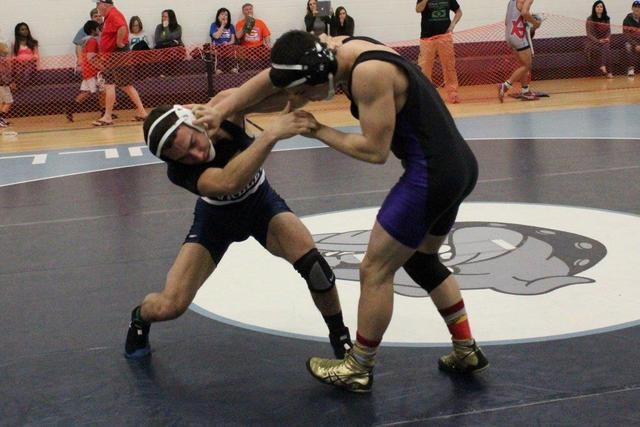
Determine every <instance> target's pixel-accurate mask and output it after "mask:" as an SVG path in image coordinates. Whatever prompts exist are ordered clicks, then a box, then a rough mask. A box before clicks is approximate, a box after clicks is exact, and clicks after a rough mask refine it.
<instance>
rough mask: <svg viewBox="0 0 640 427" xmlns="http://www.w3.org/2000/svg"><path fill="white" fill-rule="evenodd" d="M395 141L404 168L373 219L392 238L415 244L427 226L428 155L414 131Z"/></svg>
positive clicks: (405, 243) (413, 246) (413, 245)
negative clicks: (400, 152)
mask: <svg viewBox="0 0 640 427" xmlns="http://www.w3.org/2000/svg"><path fill="white" fill-rule="evenodd" d="M397 125H398V126H401V124H400V123H398V124H397ZM395 142H396V143H401V145H402V147H401V150H402V151H403V153H404V154H405V156H404V161H403V164H404V167H405V171H404V173H403V174H402V176H401V177H400V179H399V180H398V182H397V183H396V184H395V185H394V186H393V188H392V189H391V191H390V192H389V194H388V195H387V197H386V198H385V200H384V202H383V203H382V206H381V207H380V210H379V211H378V215H377V217H376V219H377V220H378V223H379V224H380V225H381V226H382V228H384V229H385V231H386V232H387V233H389V234H390V235H391V236H392V237H393V238H394V239H396V240H397V241H399V242H400V243H402V244H403V245H406V246H409V247H411V248H417V247H418V245H419V244H420V242H421V241H422V239H424V236H425V235H426V234H427V232H428V230H429V226H430V224H429V223H427V219H428V218H429V215H427V206H428V199H429V197H428V196H429V194H428V190H429V179H428V175H427V166H428V165H427V158H426V156H425V154H424V149H423V148H422V146H421V145H420V143H419V142H418V139H417V137H416V136H415V135H412V136H411V137H409V138H404V139H403V140H402V142H400V141H395Z"/></svg>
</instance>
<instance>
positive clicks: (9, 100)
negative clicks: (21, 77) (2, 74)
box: [0, 86, 13, 104]
mask: <svg viewBox="0 0 640 427" xmlns="http://www.w3.org/2000/svg"><path fill="white" fill-rule="evenodd" d="M0 103H2V104H13V95H12V94H11V88H10V87H9V86H0Z"/></svg>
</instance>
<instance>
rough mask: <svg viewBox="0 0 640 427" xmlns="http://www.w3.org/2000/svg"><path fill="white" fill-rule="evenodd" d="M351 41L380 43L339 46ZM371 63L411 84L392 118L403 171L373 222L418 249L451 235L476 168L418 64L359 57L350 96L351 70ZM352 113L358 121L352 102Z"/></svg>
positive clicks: (381, 54)
mask: <svg viewBox="0 0 640 427" xmlns="http://www.w3.org/2000/svg"><path fill="white" fill-rule="evenodd" d="M351 40H365V41H369V42H372V43H376V44H381V43H379V42H377V41H375V40H373V39H370V38H367V37H352V38H348V39H345V40H344V42H343V44H344V43H348V42H349V41H351ZM371 60H377V61H385V62H390V63H392V64H394V65H396V66H397V67H398V68H400V69H402V70H403V71H404V72H405V74H406V75H407V78H408V80H409V87H408V89H407V93H408V94H409V95H408V96H407V100H406V103H405V105H404V106H403V107H402V110H401V111H400V112H399V113H398V114H397V115H396V126H395V130H394V134H393V138H392V141H391V151H392V152H393V154H394V155H395V156H396V157H397V158H399V159H400V160H401V161H402V165H403V166H404V169H405V171H404V173H403V175H402V176H401V177H400V179H399V181H398V182H397V183H396V184H395V185H394V187H393V188H392V189H391V191H390V192H389V194H388V195H387V197H386V199H385V201H384V202H383V204H382V207H381V208H380V211H379V212H378V216H377V220H378V222H379V223H380V225H382V227H383V228H384V229H385V230H386V231H387V232H388V233H389V234H390V235H391V236H393V237H394V238H395V239H396V240H398V241H399V242H400V243H402V244H404V245H406V246H409V247H411V248H417V247H418V245H419V244H420V242H421V241H422V240H423V239H424V237H425V235H426V234H427V233H429V234H432V235H436V236H442V235H445V234H447V233H448V232H449V230H450V229H451V227H452V226H453V223H454V222H455V217H456V215H457V212H458V208H459V206H460V203H462V200H463V199H464V198H465V197H466V196H467V195H468V194H469V193H470V192H471V190H473V187H474V186H475V183H476V181H477V178H478V164H477V162H476V158H475V156H474V155H473V153H472V151H471V149H470V148H469V146H468V145H467V143H466V142H465V140H464V138H463V137H462V135H460V132H459V131H458V129H457V127H456V125H455V122H454V120H453V117H451V114H450V113H449V110H448V109H447V107H446V105H445V103H444V102H443V101H442V99H441V97H440V95H439V94H438V92H437V90H436V89H435V87H434V86H433V85H432V84H431V82H429V80H427V78H426V77H425V76H424V74H423V73H422V71H421V70H420V68H418V66H417V65H416V64H414V63H412V62H410V61H409V60H407V59H405V58H403V57H402V56H400V55H396V54H393V53H391V52H387V51H367V52H364V53H362V54H361V55H360V56H358V58H357V59H356V61H355V63H354V65H353V67H352V68H351V75H350V76H349V79H348V85H347V95H348V96H349V97H350V96H351V95H350V94H351V77H352V76H353V70H354V69H355V68H356V67H357V66H358V64H360V63H362V62H364V61H371ZM351 113H352V114H353V116H354V117H355V118H358V116H359V113H358V107H357V105H356V104H355V103H354V102H353V100H352V104H351Z"/></svg>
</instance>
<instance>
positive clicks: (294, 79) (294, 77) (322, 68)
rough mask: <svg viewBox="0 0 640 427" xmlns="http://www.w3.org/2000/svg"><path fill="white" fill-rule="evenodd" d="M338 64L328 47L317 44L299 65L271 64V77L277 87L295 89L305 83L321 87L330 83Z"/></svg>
mask: <svg viewBox="0 0 640 427" xmlns="http://www.w3.org/2000/svg"><path fill="white" fill-rule="evenodd" d="M337 68H338V64H337V62H336V60H335V57H334V55H333V52H331V50H329V49H328V48H327V47H326V46H322V45H321V44H320V43H318V42H316V43H315V45H314V46H313V47H312V48H310V49H308V50H306V51H305V52H304V53H303V55H302V56H301V57H300V59H299V60H298V63H297V64H275V63H271V71H270V72H269V77H270V78H271V82H272V83H273V84H274V86H276V87H294V86H298V85H301V84H304V83H307V84H310V85H312V86H313V85H319V84H322V83H326V82H327V81H329V75H333V74H335V72H336V70H337ZM276 70H285V71H298V72H296V73H279V72H278V71H276Z"/></svg>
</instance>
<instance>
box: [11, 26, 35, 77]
mask: <svg viewBox="0 0 640 427" xmlns="http://www.w3.org/2000/svg"><path fill="white" fill-rule="evenodd" d="M39 62H40V54H39V52H38V40H36V39H34V38H33V36H32V35H31V30H30V29H29V26H28V25H27V24H26V23H24V22H20V23H19V24H17V25H16V28H15V42H14V43H13V75H14V78H15V83H16V86H17V90H20V88H21V87H22V86H24V85H25V84H26V82H28V81H29V80H30V79H31V76H32V75H33V74H34V73H35V72H36V70H37V69H38V64H39Z"/></svg>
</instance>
